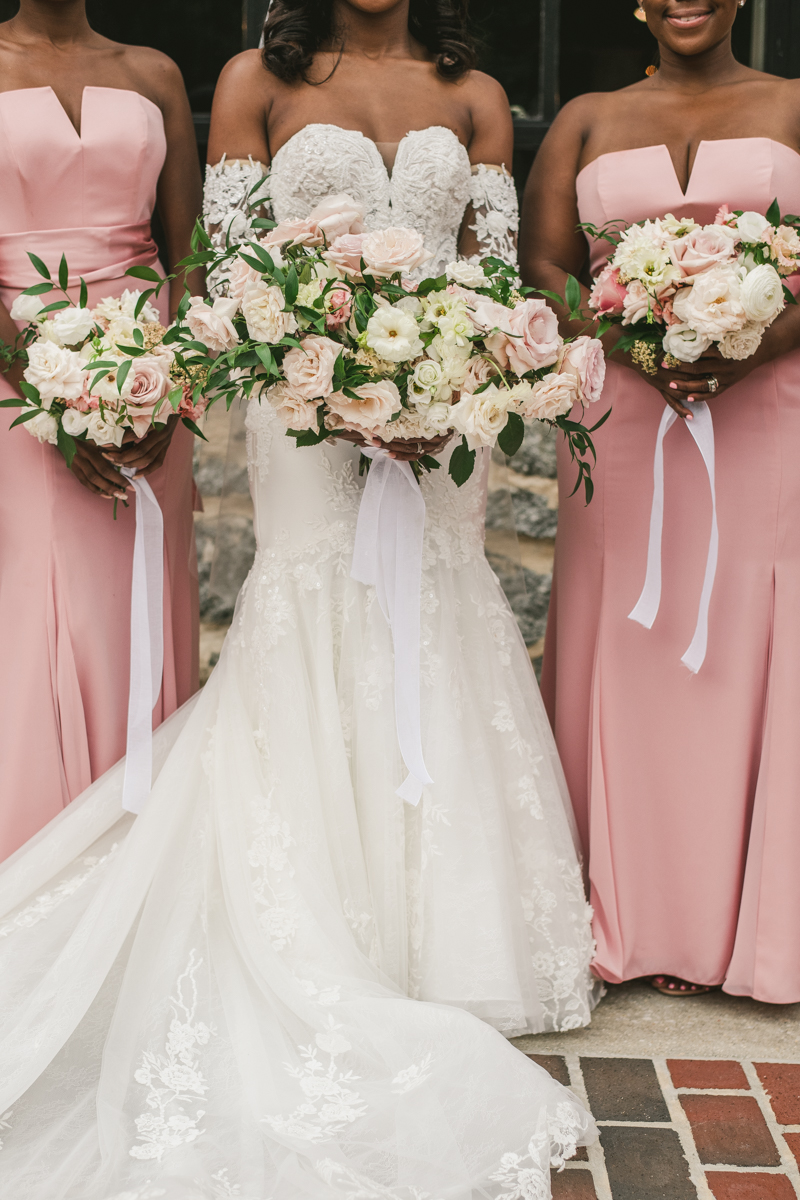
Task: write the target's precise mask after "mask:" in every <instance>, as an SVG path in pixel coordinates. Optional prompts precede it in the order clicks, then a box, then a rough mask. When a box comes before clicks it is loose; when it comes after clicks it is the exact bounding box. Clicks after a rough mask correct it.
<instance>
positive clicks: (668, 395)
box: [609, 351, 705, 421]
mask: <svg viewBox="0 0 800 1200" xmlns="http://www.w3.org/2000/svg"><path fill="white" fill-rule="evenodd" d="M609 358H612V359H613V360H614V362H618V363H621V364H622V365H623V366H625V367H627V368H628V370H629V371H635V372H636V374H637V375H638V376H639V377H640V378H641V379H643V380H644V381H645V383H649V385H650V387H652V388H655V389H656V391H657V392H658V393H659V395H660V396H661V398H662V400H664V401H665V403H667V404H668V405H669V406H670V408H672V409H674V410H675V412H676V413H677V414H678V416H679V417H682V418H684V419H685V420H689V421H691V419H692V410H691V405H690V406H689V407H688V408H687V406H686V402H685V396H686V394H685V393H684V392H683V391H681V390H680V389H678V388H675V387H673V386H672V385H673V384H674V383H675V381H676V378H677V376H676V374H675V372H674V371H668V370H667V369H666V367H663V366H661V365H660V363H659V368H658V371H657V372H656V374H655V375H650V374H648V372H647V371H645V370H644V369H643V368H642V367H640V366H639V365H638V364H637V363H634V362H632V361H631V358H630V355H628V354H622V353H619V352H616V353H614V352H613V351H612V352H611V353H610V354H609ZM682 365H683V366H687V367H691V370H692V373H693V377H694V378H696V377H697V371H698V368H697V365H696V364H694V365H693V364H691V363H685V364H682ZM692 394H694V393H692ZM698 395H699V390H698ZM702 398H703V399H704V398H705V397H702Z"/></svg>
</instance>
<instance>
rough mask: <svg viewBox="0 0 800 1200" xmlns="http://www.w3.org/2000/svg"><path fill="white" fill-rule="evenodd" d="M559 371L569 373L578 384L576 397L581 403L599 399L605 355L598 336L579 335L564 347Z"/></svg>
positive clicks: (604, 376)
mask: <svg viewBox="0 0 800 1200" xmlns="http://www.w3.org/2000/svg"><path fill="white" fill-rule="evenodd" d="M559 371H560V372H561V373H562V374H568V373H571V374H572V375H573V376H574V377H575V379H576V381H577V384H578V399H579V400H580V401H581V403H582V404H594V402H595V400H599V399H600V395H601V393H602V391H603V384H604V382H605V378H606V356H605V354H604V353H603V345H602V342H600V340H599V339H598V338H591V337H579V338H575V341H574V342H568V343H567V345H566V346H565V347H564V350H563V353H562V357H561V364H560V366H559Z"/></svg>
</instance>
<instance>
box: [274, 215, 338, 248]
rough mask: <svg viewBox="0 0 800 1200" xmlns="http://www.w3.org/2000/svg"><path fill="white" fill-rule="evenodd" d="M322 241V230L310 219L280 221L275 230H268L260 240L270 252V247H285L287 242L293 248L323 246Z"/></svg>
mask: <svg viewBox="0 0 800 1200" xmlns="http://www.w3.org/2000/svg"><path fill="white" fill-rule="evenodd" d="M322 240H323V239H322V232H321V230H320V229H319V228H318V226H317V225H316V224H315V223H314V222H313V221H312V220H310V219H309V218H308V217H306V218H304V219H303V218H300V217H298V218H296V219H295V220H293V221H279V222H278V224H277V225H276V226H275V228H274V229H270V230H268V231H267V233H265V235H264V236H263V237H262V238H261V239H260V241H261V245H262V246H263V247H264V249H265V250H269V248H270V246H283V245H285V244H286V243H287V242H288V243H289V244H290V245H292V246H321V245H322Z"/></svg>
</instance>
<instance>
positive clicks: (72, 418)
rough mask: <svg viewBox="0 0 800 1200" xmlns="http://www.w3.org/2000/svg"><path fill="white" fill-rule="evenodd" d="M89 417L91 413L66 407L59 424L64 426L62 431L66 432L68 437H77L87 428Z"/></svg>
mask: <svg viewBox="0 0 800 1200" xmlns="http://www.w3.org/2000/svg"><path fill="white" fill-rule="evenodd" d="M90 417H91V413H88V412H85V413H83V412H80V410H79V409H77V408H68V409H66V411H65V412H64V415H63V416H62V418H61V424H62V426H63V428H64V432H65V433H68V434H69V435H70V437H79V435H80V434H82V433H85V432H86V430H87V429H88V428H89V418H90Z"/></svg>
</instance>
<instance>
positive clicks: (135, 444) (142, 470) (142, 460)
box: [103, 414, 180, 479]
mask: <svg viewBox="0 0 800 1200" xmlns="http://www.w3.org/2000/svg"><path fill="white" fill-rule="evenodd" d="M179 420H180V418H179V417H178V416H176V415H175V414H173V415H172V416H171V417H170V418H169V420H168V421H167V423H166V424H165V425H156V426H154V428H153V429H151V430H150V432H149V433H147V434H145V436H144V437H143V438H141V439H140V440H138V441H137V440H136V438H135V437H134V436H133V434H132V433H126V434H125V437H124V438H123V441H122V445H121V446H120V447H119V448H117V447H105V448H104V449H103V457H104V458H106V459H107V460H108V462H110V463H114V464H115V465H116V466H119V467H133V468H134V470H135V471H136V475H137V477H138V478H139V479H142V478H144V476H146V475H152V473H153V471H157V470H158V468H159V467H161V466H163V464H164V459H165V458H166V455H167V451H168V450H169V446H170V442H171V441H172V435H173V434H174V432H175V430H176V429H177V427H178V421H179Z"/></svg>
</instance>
